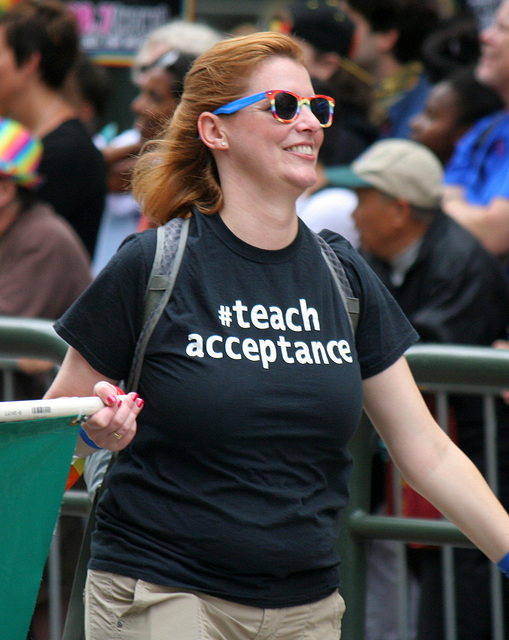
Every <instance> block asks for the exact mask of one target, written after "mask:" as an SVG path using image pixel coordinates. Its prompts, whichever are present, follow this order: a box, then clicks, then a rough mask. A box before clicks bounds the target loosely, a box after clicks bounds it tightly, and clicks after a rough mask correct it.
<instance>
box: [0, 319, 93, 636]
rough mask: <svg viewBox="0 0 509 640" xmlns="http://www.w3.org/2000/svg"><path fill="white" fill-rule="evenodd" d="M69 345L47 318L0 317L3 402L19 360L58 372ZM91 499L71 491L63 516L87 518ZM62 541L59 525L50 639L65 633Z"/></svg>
mask: <svg viewBox="0 0 509 640" xmlns="http://www.w3.org/2000/svg"><path fill="white" fill-rule="evenodd" d="M66 351H67V344H66V343H65V342H64V341H63V340H62V339H61V338H60V337H59V336H58V335H57V334H56V333H55V331H54V329H53V322H52V321H50V320H44V319H35V318H18V317H2V316H0V376H1V380H2V398H1V400H2V401H9V400H14V399H15V397H14V391H15V389H14V376H15V374H16V372H17V371H18V370H19V369H18V364H17V361H18V358H34V359H38V360H49V361H51V362H53V363H54V365H55V370H56V368H58V366H59V365H60V363H61V362H62V360H63V358H64V356H65V353H66ZM89 509H90V500H89V497H88V494H87V492H86V491H73V490H70V491H68V492H67V493H66V494H65V496H64V500H63V503H62V511H61V513H62V514H63V515H71V516H75V517H79V518H82V519H84V518H86V516H87V515H88V511H89ZM61 555H62V549H61V540H60V530H59V526H58V524H57V527H56V529H55V534H54V538H53V542H52V545H51V549H50V553H49V557H48V564H47V573H48V595H49V640H60V639H61V633H62V613H63V612H62V609H63V603H62V595H63V594H62V588H61Z"/></svg>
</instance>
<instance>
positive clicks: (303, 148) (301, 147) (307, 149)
mask: <svg viewBox="0 0 509 640" xmlns="http://www.w3.org/2000/svg"><path fill="white" fill-rule="evenodd" d="M288 151H295V152H296V153H306V154H307V155H312V154H313V147H311V146H310V145H307V144H298V145H295V147H290V148H289V149H288Z"/></svg>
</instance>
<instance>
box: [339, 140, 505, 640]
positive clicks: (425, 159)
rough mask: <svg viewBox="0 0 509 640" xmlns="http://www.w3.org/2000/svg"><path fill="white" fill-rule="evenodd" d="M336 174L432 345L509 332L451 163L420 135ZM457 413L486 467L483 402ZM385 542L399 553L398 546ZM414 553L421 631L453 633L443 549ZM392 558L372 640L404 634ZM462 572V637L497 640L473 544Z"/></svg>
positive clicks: (476, 341)
mask: <svg viewBox="0 0 509 640" xmlns="http://www.w3.org/2000/svg"><path fill="white" fill-rule="evenodd" d="M328 173H329V178H330V180H331V182H332V183H333V184H335V185H337V186H342V187H349V188H352V189H355V191H356V192H357V195H358V198H359V203H358V206H357V209H356V210H355V211H354V213H353V216H354V220H355V224H356V226H357V228H358V230H359V233H360V242H361V249H362V252H363V254H364V256H365V258H366V260H367V262H368V263H369V264H370V266H371V267H372V268H373V269H374V271H375V272H376V273H377V275H378V276H379V277H380V279H381V280H382V282H383V283H384V284H385V285H386V286H387V288H388V289H389V290H390V291H391V293H392V295H393V296H394V297H395V298H396V300H397V301H398V303H399V304H400V306H401V308H402V309H403V311H404V312H405V314H406V316H407V317H408V319H409V320H410V322H411V323H412V324H413V325H414V327H415V328H416V329H417V331H418V332H419V335H420V338H421V340H422V341H423V342H443V343H461V344H471V345H491V344H492V343H493V342H494V341H495V340H496V339H497V338H499V337H501V336H503V335H504V334H505V333H506V328H507V326H508V324H509V294H508V287H507V280H506V277H505V275H504V273H503V271H502V269H501V267H500V265H499V264H498V261H497V259H496V258H495V257H494V256H493V255H492V254H491V253H489V252H488V251H487V250H486V249H485V248H484V247H483V246H482V245H481V243H480V242H479V241H478V240H477V239H476V238H475V237H474V236H473V235H472V234H471V233H470V232H469V231H467V230H466V229H465V228H464V227H462V226H460V225H459V224H458V223H457V222H455V221H454V220H453V219H452V218H450V217H449V216H447V215H446V214H445V213H443V212H442V211H441V209H440V199H441V191H442V167H441V164H440V162H439V160H438V159H437V158H436V156H434V154H433V153H432V152H431V151H429V149H427V148H426V147H424V146H423V145H420V144H419V143H417V142H413V141H410V140H402V139H387V140H383V141H380V142H377V143H375V144H374V145H372V146H371V147H370V148H369V149H367V150H366V151H365V152H364V153H363V154H362V155H360V156H359V158H358V159H357V160H356V161H355V162H354V163H353V164H352V165H350V166H349V167H340V168H334V169H330V170H329V171H328ZM498 409H499V414H500V418H499V419H500V422H499V434H500V437H499V442H498V446H499V451H500V452H502V451H507V446H508V445H509V436H508V434H509V429H508V428H507V427H508V426H509V425H508V424H507V423H508V417H507V412H506V411H505V410H504V408H503V407H502V406H499V407H498ZM451 410H452V413H453V414H454V421H455V424H456V428H457V437H458V444H459V445H460V447H461V448H462V449H463V450H464V451H465V453H467V455H469V456H470V457H471V458H472V459H473V460H474V462H475V463H476V464H478V466H479V467H480V468H481V470H482V467H483V457H484V446H483V432H482V415H481V414H482V410H481V406H480V403H477V401H475V400H473V401H470V400H469V399H467V398H465V397H462V398H460V400H459V402H458V401H456V402H455V400H454V398H452V399H451ZM500 427H502V428H500ZM504 427H505V428H504ZM506 458H507V456H504V457H502V456H501V458H500V459H506ZM508 477H509V476H508V474H507V473H505V472H504V473H502V472H501V478H502V481H501V483H500V491H499V498H500V499H501V501H502V503H503V504H504V506H505V507H506V508H507V507H508V506H509V486H507V485H508V484H509V483H508V482H507V478H508ZM504 478H505V479H506V480H504ZM423 509H424V510H423ZM430 509H431V505H427V504H423V503H422V502H421V501H418V500H417V499H416V498H415V495H414V494H411V493H410V491H408V492H406V493H405V495H404V510H405V512H406V515H409V516H423V515H424V516H426V517H429V515H430V513H431V512H430ZM381 546H382V547H384V551H385V552H386V553H390V547H388V548H387V545H384V543H381ZM409 557H410V558H411V567H412V569H415V572H416V574H417V576H418V578H419V581H420V586H421V597H420V605H419V615H418V621H417V625H418V634H417V637H419V638H427V639H429V640H436V639H437V638H443V637H445V631H444V627H443V619H442V592H441V587H442V585H441V572H440V552H439V550H437V549H422V548H420V549H411V550H410V551H409ZM385 559H386V558H384V557H383V556H380V555H379V554H377V557H376V561H373V562H372V563H371V570H372V571H371V578H373V576H374V575H375V573H374V572H379V574H380V573H381V574H382V575H378V578H377V579H375V580H374V581H373V582H372V583H371V586H372V588H368V607H372V608H371V609H368V616H367V618H368V626H369V625H370V624H372V623H373V624H374V623H376V624H377V625H378V628H377V629H376V631H375V632H374V633H370V630H369V629H368V630H367V634H366V638H367V639H368V640H375V638H376V639H377V640H379V639H381V638H384V639H385V638H390V637H396V636H392V635H390V634H388V633H387V628H384V626H385V627H387V626H389V625H391V624H392V622H391V619H392V620H396V619H397V614H396V609H395V608H391V603H390V602H388V600H387V598H388V594H390V593H391V590H392V592H395V591H396V589H395V587H394V585H393V584H390V585H388V584H387V583H385V584H384V585H381V584H380V580H381V579H387V577H389V578H390V577H391V576H390V572H387V566H389V567H390V563H389V564H388V565H385V566H384V569H385V575H383V573H384V571H383V570H382V571H380V568H381V566H383V565H382V564H381V563H383V562H384V560H385ZM393 577H394V576H393ZM455 577H456V580H455V583H456V587H457V593H456V601H457V616H458V618H457V623H458V638H461V639H462V640H471V639H474V638H475V640H480V639H481V638H482V639H483V640H487V639H489V638H491V637H492V636H491V626H490V625H491V621H490V613H489V612H490V608H489V606H486V607H485V606H484V604H483V603H486V601H487V600H488V601H489V566H488V563H485V562H484V561H483V559H482V558H481V557H480V556H479V554H478V552H477V551H474V550H473V549H456V550H455ZM377 586H378V589H379V591H378V590H377ZM380 594H382V595H380ZM506 615H507V612H506ZM508 619H509V618H508ZM472 634H474V635H472Z"/></svg>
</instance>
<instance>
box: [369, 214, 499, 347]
mask: <svg viewBox="0 0 509 640" xmlns="http://www.w3.org/2000/svg"><path fill="white" fill-rule="evenodd" d="M364 257H365V258H366V260H367V262H368V263H369V264H370V266H371V267H372V268H373V270H374V271H375V272H376V274H377V275H378V276H379V278H380V279H381V280H382V282H383V283H384V284H385V285H386V287H387V288H388V289H389V291H390V292H391V293H392V295H393V296H394V297H395V298H396V300H397V301H398V303H399V304H400V306H401V308H402V309H403V311H404V313H405V314H406V316H407V318H408V319H409V320H410V322H411V323H412V324H413V326H414V327H415V329H416V330H417V331H418V332H419V335H420V338H421V341H422V342H444V343H457V344H471V345H490V344H491V343H492V342H493V341H494V340H496V339H497V338H507V327H508V325H509V280H508V279H507V276H506V274H505V273H504V272H503V270H502V268H501V267H500V265H499V263H498V261H497V260H496V258H495V257H494V256H493V255H492V254H490V253H489V252H488V251H487V250H486V249H484V247H483V246H482V245H481V244H480V242H479V241H478V240H477V239H476V238H475V237H474V236H473V235H472V234H471V233H470V232H469V231H467V230H465V229H464V228H463V227H461V226H460V225H459V224H457V223H456V222H455V221H454V220H453V219H452V218H450V217H449V216H447V215H445V214H444V213H442V212H437V215H436V217H435V218H434V220H433V222H432V223H431V225H430V226H429V228H428V230H427V232H426V235H425V236H424V239H423V243H422V245H421V248H420V251H419V254H418V256H417V259H416V261H415V262H414V264H413V265H412V266H411V267H410V269H409V271H408V273H407V274H406V277H405V280H404V281H403V283H402V284H401V286H398V287H395V286H394V285H393V284H392V283H391V281H390V279H389V273H390V269H389V266H388V265H387V264H386V263H385V262H383V261H382V260H379V259H377V258H374V257H373V256H371V255H365V256H364Z"/></svg>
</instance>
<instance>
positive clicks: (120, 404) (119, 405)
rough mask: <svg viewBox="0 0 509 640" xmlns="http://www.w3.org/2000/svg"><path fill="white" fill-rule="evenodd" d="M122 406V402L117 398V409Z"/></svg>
mask: <svg viewBox="0 0 509 640" xmlns="http://www.w3.org/2000/svg"><path fill="white" fill-rule="evenodd" d="M121 406H122V400H121V399H120V398H119V399H118V400H117V407H121Z"/></svg>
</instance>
